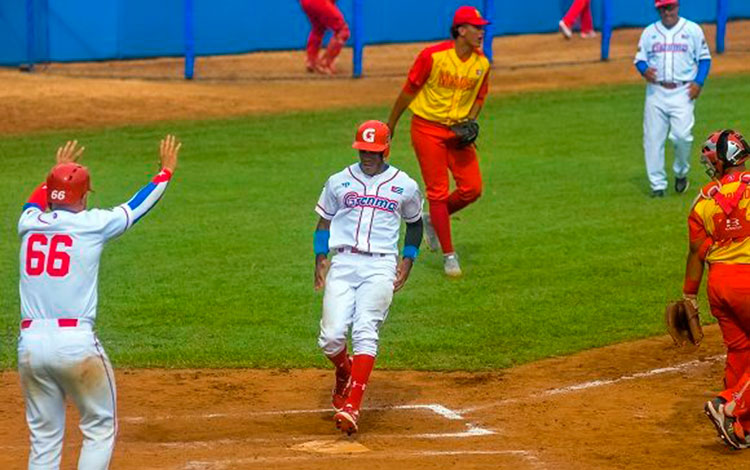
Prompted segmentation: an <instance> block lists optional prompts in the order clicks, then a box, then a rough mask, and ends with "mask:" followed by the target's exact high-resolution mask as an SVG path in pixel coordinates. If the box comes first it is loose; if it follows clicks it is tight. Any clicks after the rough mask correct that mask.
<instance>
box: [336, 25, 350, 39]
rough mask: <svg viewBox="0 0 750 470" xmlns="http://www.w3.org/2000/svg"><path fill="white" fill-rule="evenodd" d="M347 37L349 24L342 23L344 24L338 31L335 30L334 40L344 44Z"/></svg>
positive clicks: (348, 35)
mask: <svg viewBox="0 0 750 470" xmlns="http://www.w3.org/2000/svg"><path fill="white" fill-rule="evenodd" d="M349 37H351V32H350V31H349V26H348V25H347V24H346V23H344V26H343V27H342V28H341V29H339V30H338V31H336V40H337V41H339V42H341V43H342V44H344V43H346V41H348V40H349Z"/></svg>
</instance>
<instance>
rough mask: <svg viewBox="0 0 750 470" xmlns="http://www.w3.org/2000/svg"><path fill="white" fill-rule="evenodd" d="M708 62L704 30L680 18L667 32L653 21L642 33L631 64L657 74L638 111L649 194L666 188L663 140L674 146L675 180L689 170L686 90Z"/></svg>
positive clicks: (690, 115) (690, 110) (690, 120)
mask: <svg viewBox="0 0 750 470" xmlns="http://www.w3.org/2000/svg"><path fill="white" fill-rule="evenodd" d="M710 58H711V53H710V51H709V49H708V45H707V44H706V38H705V36H704V35H703V30H702V29H701V27H700V26H698V25H697V24H696V23H693V22H692V21H689V20H686V19H685V18H680V19H679V21H678V22H677V24H676V25H674V26H673V27H672V28H669V29H668V28H667V27H666V26H664V24H663V23H662V22H661V21H657V22H655V23H653V24H651V25H649V26H647V27H646V28H645V29H644V30H643V33H642V34H641V39H640V41H639V43H638V52H637V53H636V56H635V61H634V62H636V63H637V62H639V61H644V62H646V64H647V65H648V67H650V68H654V69H656V72H657V79H656V80H657V83H649V84H648V85H647V86H646V103H645V108H644V113H643V149H644V152H645V158H646V171H647V173H648V179H649V182H650V184H651V189H652V190H664V189H666V188H667V174H666V171H665V169H664V144H665V140H666V139H667V137H668V138H669V140H671V141H672V143H673V144H674V150H675V159H674V167H673V170H674V174H675V177H676V178H683V177H686V176H687V174H688V172H689V171H690V149H691V146H692V142H693V135H692V130H693V124H694V123H695V118H694V108H695V101H694V100H692V99H690V96H689V95H688V88H689V84H690V82H692V81H695V80H696V77H697V76H698V68H699V67H698V63H699V61H701V60H704V59H710ZM701 85H702V83H701Z"/></svg>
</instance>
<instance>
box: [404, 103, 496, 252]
mask: <svg viewBox="0 0 750 470" xmlns="http://www.w3.org/2000/svg"><path fill="white" fill-rule="evenodd" d="M411 142H412V145H413V146H414V152H415V153H416V155H417V160H419V167H420V168H421V170H422V178H423V179H424V184H425V187H426V191H427V200H428V201H429V203H430V219H431V220H432V226H433V228H434V229H435V233H436V234H437V236H438V239H439V240H440V248H441V249H442V250H443V253H453V240H452V237H451V225H450V214H453V213H455V212H458V211H459V210H461V209H463V208H464V207H466V206H468V205H469V204H471V203H472V202H474V201H476V200H477V199H478V198H479V196H480V195H481V194H482V175H481V173H480V171H479V161H478V159H477V151H476V148H475V147H474V145H469V146H467V147H462V148H459V147H458V146H457V143H458V140H457V139H456V135H455V134H454V133H453V131H451V130H450V128H448V127H446V126H444V125H442V124H439V123H435V122H432V121H428V120H426V119H423V118H421V117H419V116H416V115H415V116H413V117H412V120H411ZM448 171H450V173H451V174H452V175H453V180H454V181H455V183H456V188H455V189H454V190H453V191H450V180H449V177H448Z"/></svg>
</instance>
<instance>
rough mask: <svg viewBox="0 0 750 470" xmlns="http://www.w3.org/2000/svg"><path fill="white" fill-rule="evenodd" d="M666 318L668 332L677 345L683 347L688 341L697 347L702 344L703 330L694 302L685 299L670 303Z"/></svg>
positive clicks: (665, 314)
mask: <svg viewBox="0 0 750 470" xmlns="http://www.w3.org/2000/svg"><path fill="white" fill-rule="evenodd" d="M664 318H665V320H666V322H667V331H669V334H670V335H671V336H672V339H673V340H674V343H675V345H677V346H682V345H683V344H685V342H686V341H690V342H691V343H693V344H695V345H696V346H697V345H698V344H700V342H701V340H702V339H703V328H701V319H700V316H699V313H698V308H697V304H696V303H695V301H694V300H690V299H683V300H677V301H675V302H669V304H667V310H666V312H665V313H664Z"/></svg>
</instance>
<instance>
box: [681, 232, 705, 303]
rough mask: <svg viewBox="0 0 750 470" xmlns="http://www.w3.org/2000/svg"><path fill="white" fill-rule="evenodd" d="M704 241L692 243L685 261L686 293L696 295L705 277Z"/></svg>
mask: <svg viewBox="0 0 750 470" xmlns="http://www.w3.org/2000/svg"><path fill="white" fill-rule="evenodd" d="M702 246H703V241H702V240H700V241H695V242H691V243H690V251H689V252H688V255H687V262H686V263H685V287H684V289H685V288H686V290H685V291H684V292H683V293H684V294H689V295H695V294H697V292H698V286H699V285H700V282H701V279H702V278H703V269H704V262H703V256H702V254H701V247H702Z"/></svg>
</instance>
